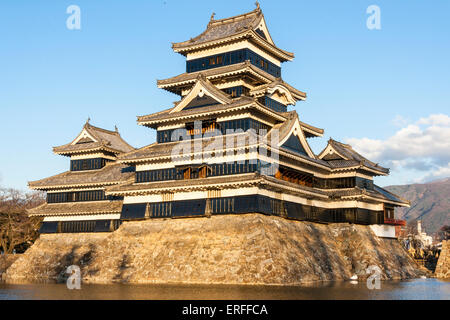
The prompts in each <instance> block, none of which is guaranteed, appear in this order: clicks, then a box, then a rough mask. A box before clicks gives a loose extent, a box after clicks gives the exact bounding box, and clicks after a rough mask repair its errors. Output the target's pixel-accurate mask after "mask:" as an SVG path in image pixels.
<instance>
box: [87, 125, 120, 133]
mask: <svg viewBox="0 0 450 320" xmlns="http://www.w3.org/2000/svg"><path fill="white" fill-rule="evenodd" d="M84 127H85V128H89V129H93V130H98V131H102V132H104V133H108V134H111V135H119V136H120V134H119V131H118V130H117V131H112V130H107V129H103V128H100V127H96V126H93V125H92V124H90V123H89V122H87V123H86V124H85V125H84ZM116 128H117V127H116Z"/></svg>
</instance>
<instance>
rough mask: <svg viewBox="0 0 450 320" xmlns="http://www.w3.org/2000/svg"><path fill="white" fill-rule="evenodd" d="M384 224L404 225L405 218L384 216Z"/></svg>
mask: <svg viewBox="0 0 450 320" xmlns="http://www.w3.org/2000/svg"><path fill="white" fill-rule="evenodd" d="M384 224H392V225H394V226H406V221H405V220H400V219H388V218H384Z"/></svg>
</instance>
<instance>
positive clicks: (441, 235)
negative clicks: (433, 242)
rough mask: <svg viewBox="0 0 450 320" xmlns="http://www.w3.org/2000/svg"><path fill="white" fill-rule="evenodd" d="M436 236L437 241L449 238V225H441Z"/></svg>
mask: <svg viewBox="0 0 450 320" xmlns="http://www.w3.org/2000/svg"><path fill="white" fill-rule="evenodd" d="M436 238H437V240H438V241H442V240H449V239H450V226H447V225H445V226H443V227H442V228H440V229H439V231H438V232H437V235H436Z"/></svg>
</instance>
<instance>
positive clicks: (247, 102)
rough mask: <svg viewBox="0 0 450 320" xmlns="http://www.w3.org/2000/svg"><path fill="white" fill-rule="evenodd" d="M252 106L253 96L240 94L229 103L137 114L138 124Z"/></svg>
mask: <svg viewBox="0 0 450 320" xmlns="http://www.w3.org/2000/svg"><path fill="white" fill-rule="evenodd" d="M252 106H253V107H255V106H256V102H255V101H254V99H253V98H250V97H246V96H241V97H239V98H237V99H234V100H232V102H231V103H229V104H215V105H210V106H204V107H199V108H194V109H189V110H183V111H182V112H173V111H174V110H175V108H176V106H175V107H174V108H170V109H166V110H164V111H161V112H158V113H153V114H149V115H145V116H138V124H140V125H144V126H154V125H159V124H160V123H163V122H168V121H172V120H176V121H178V120H182V119H184V120H188V119H191V118H198V117H202V116H210V115H213V114H221V113H227V112H232V111H236V110H237V109H240V108H250V107H252ZM280 117H281V116H280Z"/></svg>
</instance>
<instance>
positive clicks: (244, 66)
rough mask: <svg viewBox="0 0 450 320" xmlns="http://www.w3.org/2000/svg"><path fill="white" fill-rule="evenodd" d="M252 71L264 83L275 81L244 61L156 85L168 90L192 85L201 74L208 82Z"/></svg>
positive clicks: (170, 79) (182, 75)
mask: <svg viewBox="0 0 450 320" xmlns="http://www.w3.org/2000/svg"><path fill="white" fill-rule="evenodd" d="M249 71H252V72H254V73H256V74H258V75H259V76H260V77H261V78H264V79H266V81H267V82H268V83H269V82H273V81H275V80H276V78H275V77H274V76H273V75H271V74H270V73H268V72H266V71H264V70H262V69H260V68H258V67H256V66H254V65H253V64H251V63H250V61H249V60H246V61H244V62H239V63H236V64H230V65H227V66H222V67H217V68H213V69H207V70H201V71H196V72H189V73H187V72H185V73H182V74H179V75H178V76H175V77H172V78H168V79H163V80H157V82H156V83H157V85H158V87H159V88H164V89H166V88H169V87H171V86H178V85H180V84H192V83H194V82H195V81H196V80H197V78H198V76H199V75H200V74H201V75H203V76H204V77H206V78H207V79H209V80H212V79H215V78H221V77H223V75H224V74H229V73H231V74H233V75H234V74H240V73H245V72H249Z"/></svg>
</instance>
